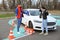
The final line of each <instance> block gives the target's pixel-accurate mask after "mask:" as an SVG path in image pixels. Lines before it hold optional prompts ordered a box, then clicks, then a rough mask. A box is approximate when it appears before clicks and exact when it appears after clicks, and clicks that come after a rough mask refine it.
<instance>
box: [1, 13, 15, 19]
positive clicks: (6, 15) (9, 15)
mask: <svg viewBox="0 0 60 40" xmlns="http://www.w3.org/2000/svg"><path fill="white" fill-rule="evenodd" d="M13 16H15V14H13V13H12V14H9V13H7V14H0V18H6V17H13Z"/></svg>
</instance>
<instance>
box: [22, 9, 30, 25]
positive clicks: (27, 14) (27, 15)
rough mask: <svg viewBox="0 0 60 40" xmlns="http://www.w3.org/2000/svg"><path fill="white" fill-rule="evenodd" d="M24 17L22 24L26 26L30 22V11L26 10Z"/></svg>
mask: <svg viewBox="0 0 60 40" xmlns="http://www.w3.org/2000/svg"><path fill="white" fill-rule="evenodd" d="M23 16H24V17H23V18H22V23H23V24H26V22H27V20H28V17H29V11H28V10H24V13H23Z"/></svg>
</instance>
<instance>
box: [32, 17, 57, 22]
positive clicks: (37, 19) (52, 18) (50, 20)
mask: <svg viewBox="0 0 60 40" xmlns="http://www.w3.org/2000/svg"><path fill="white" fill-rule="evenodd" d="M32 19H33V20H34V21H42V18H39V16H32ZM47 21H48V22H56V19H55V18H54V17H52V16H47Z"/></svg>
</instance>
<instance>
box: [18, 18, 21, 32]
mask: <svg viewBox="0 0 60 40" xmlns="http://www.w3.org/2000/svg"><path fill="white" fill-rule="evenodd" d="M21 22H22V18H19V19H17V32H19V28H20V25H21Z"/></svg>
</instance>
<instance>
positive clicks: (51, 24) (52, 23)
mask: <svg viewBox="0 0 60 40" xmlns="http://www.w3.org/2000/svg"><path fill="white" fill-rule="evenodd" d="M34 22H36V23H42V21H34ZM55 24H56V23H55V22H48V23H47V26H53V25H55Z"/></svg>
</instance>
